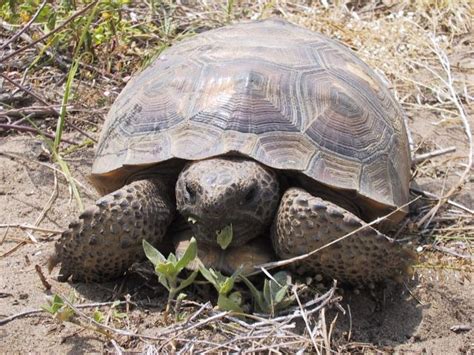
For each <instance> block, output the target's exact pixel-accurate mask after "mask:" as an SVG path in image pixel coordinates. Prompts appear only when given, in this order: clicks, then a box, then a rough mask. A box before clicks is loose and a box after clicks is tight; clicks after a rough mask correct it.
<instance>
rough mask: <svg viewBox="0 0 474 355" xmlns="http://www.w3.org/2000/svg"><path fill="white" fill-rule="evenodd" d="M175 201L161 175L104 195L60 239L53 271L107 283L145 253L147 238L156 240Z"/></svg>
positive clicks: (75, 278)
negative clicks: (58, 268)
mask: <svg viewBox="0 0 474 355" xmlns="http://www.w3.org/2000/svg"><path fill="white" fill-rule="evenodd" d="M174 209H175V207H174V201H172V199H171V198H169V197H168V193H167V191H166V187H165V185H164V184H162V183H161V182H160V181H159V180H158V179H149V180H141V181H135V182H132V183H131V184H129V185H126V186H124V187H123V188H121V189H119V190H117V191H115V192H113V193H110V194H108V195H106V196H104V197H102V198H100V199H99V200H98V201H97V202H96V204H95V205H94V206H91V207H89V208H87V209H86V210H85V211H84V212H83V213H82V214H81V215H80V216H79V218H78V219H77V220H75V221H74V222H72V223H71V224H70V225H69V229H68V230H66V231H65V232H63V234H62V235H61V238H60V239H59V240H58V241H57V242H56V245H55V253H54V255H53V256H51V258H50V260H49V269H50V271H51V270H52V269H53V268H54V266H55V265H56V264H58V263H61V270H60V272H59V276H58V280H59V281H62V282H65V281H67V280H68V279H69V277H72V281H73V282H76V281H83V282H103V281H107V280H111V279H114V278H117V277H119V276H121V275H122V274H123V273H124V272H125V271H127V269H128V268H129V267H130V266H131V265H132V263H133V262H135V261H138V260H140V259H142V258H144V252H143V249H142V240H143V239H146V240H147V241H149V242H150V243H152V244H154V245H156V244H157V243H159V242H160V241H161V239H162V238H163V235H164V234H165V232H166V229H167V227H168V225H169V224H170V223H171V220H172V219H173V215H174Z"/></svg>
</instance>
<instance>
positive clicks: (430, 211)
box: [0, 0, 474, 354]
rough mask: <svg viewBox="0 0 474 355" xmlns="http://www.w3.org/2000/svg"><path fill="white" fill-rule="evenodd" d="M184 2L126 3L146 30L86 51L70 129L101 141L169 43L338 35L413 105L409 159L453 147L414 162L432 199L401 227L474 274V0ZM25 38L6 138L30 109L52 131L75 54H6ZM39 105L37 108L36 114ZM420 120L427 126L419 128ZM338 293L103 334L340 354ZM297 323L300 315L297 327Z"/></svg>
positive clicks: (429, 260) (151, 344) (172, 345)
mask: <svg viewBox="0 0 474 355" xmlns="http://www.w3.org/2000/svg"><path fill="white" fill-rule="evenodd" d="M182 3H185V2H184V1H183V2H178V4H176V3H174V2H166V1H165V2H161V3H160V5H159V6H157V7H156V8H155V9H154V11H155V14H154V15H152V16H150V8H149V7H148V6H145V5H131V6H129V7H126V8H125V10H124V11H123V14H122V15H123V17H124V19H127V20H128V21H130V22H131V23H132V24H133V25H136V26H139V24H145V25H143V26H142V27H143V28H145V29H146V30H147V31H149V32H143V31H142V33H136V34H134V35H131V36H130V38H127V41H124V40H123V39H122V38H120V37H119V36H120V33H119V34H118V35H117V36H118V37H117V38H116V40H114V41H112V42H110V43H112V44H107V45H104V46H98V47H97V48H96V53H95V56H94V57H93V58H91V57H88V56H85V57H83V59H82V62H81V70H80V74H79V75H78V76H77V79H79V80H77V83H76V85H75V86H74V88H73V95H72V98H71V99H70V101H69V104H70V105H72V107H71V108H74V110H70V111H69V115H68V123H69V126H68V123H67V124H66V130H69V131H74V130H75V128H74V126H78V127H79V128H80V129H81V130H83V131H86V132H87V133H88V134H90V135H92V136H94V137H96V136H97V131H98V129H99V128H100V126H101V121H102V118H103V115H104V113H105V112H106V109H107V107H108V106H109V105H110V103H111V102H112V101H113V99H114V98H115V97H116V95H117V94H118V93H119V92H120V90H121V88H122V87H123V86H124V85H125V83H126V81H127V80H128V78H129V76H130V75H131V74H132V73H133V72H135V71H136V70H139V68H141V67H142V66H143V65H145V64H146V63H147V62H149V60H150V58H152V57H153V56H155V55H156V54H157V53H159V52H160V51H161V50H162V49H163V48H165V47H166V46H169V45H172V44H173V43H174V42H176V41H178V40H180V39H182V38H183V37H187V36H191V35H192V34H193V33H195V32H199V31H202V30H205V29H210V28H215V27H219V26H223V25H225V24H227V23H232V22H237V21H240V20H244V19H245V20H248V19H260V18H267V17H270V16H281V17H285V18H287V19H288V20H290V21H292V22H294V23H296V24H300V25H302V26H304V27H307V28H309V29H312V30H315V31H318V32H322V33H324V34H326V35H328V36H330V37H332V38H336V39H338V40H340V41H341V42H343V43H345V44H346V45H348V46H349V47H351V48H352V49H353V50H355V51H356V52H357V54H358V55H359V56H360V57H361V58H362V59H363V60H364V61H365V62H367V63H368V64H369V65H370V66H371V67H373V68H375V70H376V71H377V73H378V74H379V75H380V76H381V77H382V78H383V79H384V80H385V81H386V82H387V84H388V85H389V86H390V87H391V89H392V91H393V92H394V94H395V96H396V97H397V98H398V100H399V101H400V102H401V104H402V106H403V108H404V109H405V111H406V113H407V125H408V128H409V130H410V131H411V136H412V142H411V143H412V153H413V155H416V154H422V153H426V152H430V151H433V150H436V149H443V148H447V147H449V146H455V147H456V152H455V153H454V154H450V155H442V156H438V157H434V158H432V159H428V160H425V161H423V162H421V163H420V164H418V165H417V166H416V167H415V169H414V177H416V180H417V181H418V182H419V183H420V182H421V183H420V185H421V188H418V191H419V190H420V189H421V190H427V191H426V192H427V193H428V194H425V198H424V202H425V203H423V204H418V205H417V207H416V208H415V209H414V210H413V211H412V213H411V216H410V219H409V220H408V222H407V223H406V224H405V225H404V229H403V230H401V231H398V233H397V235H399V236H401V237H400V238H407V239H412V240H413V242H414V243H416V244H417V245H418V248H419V250H420V254H421V255H422V256H423V257H424V260H423V261H422V262H421V263H420V264H419V265H418V266H417V267H418V268H419V269H421V268H429V269H442V270H456V271H458V272H460V273H462V275H464V276H466V275H467V276H469V275H470V274H471V273H472V271H473V269H472V259H473V258H472V255H473V254H472V251H473V239H474V226H473V223H472V221H473V205H472V192H473V188H472V181H473V178H472V176H471V175H470V174H471V172H472V156H473V143H472V127H471V126H470V125H472V113H473V107H472V101H473V90H474V72H473V69H474V64H473V59H472V58H473V55H474V48H473V40H474V39H473V37H472V27H471V26H472V23H471V20H470V19H471V17H472V15H473V8H472V4H471V2H470V1H468V0H460V1H450V0H445V1H443V0H416V1H390V0H385V1H375V0H374V1H369V0H367V1H335V2H334V4H328V2H327V1H272V2H270V1H233V2H232V1H205V0H198V1H189V2H186V3H187V4H188V5H183V4H182ZM2 27H3V31H2V32H0V34H1V35H2V37H3V39H4V40H6V39H7V38H11V37H12V36H13V35H14V33H15V31H18V30H19V29H20V28H21V26H18V27H13V28H12V27H11V26H10V27H9V25H8V24H6V23H3V26H2ZM24 33H25V34H27V35H28V36H29V37H30V38H33V39H35V38H39V36H41V35H42V27H41V26H39V25H35V24H32V25H31V24H30V25H29V28H28V29H27V30H26V31H25V32H24ZM28 42H29V41H28V37H25V36H23V37H21V36H19V38H18V39H16V40H14V41H11V43H10V44H9V46H7V47H5V48H2V49H0V68H1V70H2V71H3V72H4V73H5V75H7V76H8V78H10V79H12V80H15V81H16V82H18V83H21V84H22V85H23V86H25V87H28V88H29V89H28V90H27V91H22V90H19V89H18V88H14V87H13V86H11V85H10V84H9V83H8V82H5V81H4V82H0V97H3V98H4V102H3V103H2V107H1V108H0V124H3V126H2V127H3V133H1V134H2V135H5V134H10V133H9V132H11V130H15V127H14V126H19V125H27V123H28V122H27V119H26V117H28V119H33V120H35V122H36V124H37V126H38V129H39V130H40V131H42V132H43V133H48V134H50V135H54V128H55V122H56V118H54V117H53V116H54V112H53V113H52V114H51V111H49V113H46V114H44V110H45V106H47V105H46V104H47V103H49V104H50V105H51V107H53V105H57V104H59V103H60V102H61V98H62V96H63V83H64V78H65V71H64V67H63V65H64V63H66V65H67V64H68V63H70V62H71V60H72V53H73V48H69V49H68V48H66V49H64V48H63V49H62V50H61V51H58V52H56V51H55V50H53V49H52V48H53V47H51V48H50V49H49V51H50V52H49V54H48V53H47V52H40V57H38V53H39V52H38V51H39V50H41V48H40V47H34V46H33V47H31V48H28V49H27V50H24V51H22V52H21V53H19V54H18V55H16V56H14V57H12V58H10V59H9V60H7V61H3V60H2V56H3V57H5V56H7V55H9V53H11V52H13V51H15V50H18V48H21V47H22V46H25V45H28ZM43 49H44V48H43ZM105 53H110V55H107V56H106V55H104V54H105ZM2 85H3V89H2ZM28 91H29V92H28ZM2 92H3V93H2ZM5 93H10V94H11V95H5ZM32 93H33V94H35V95H38V96H39V97H41V98H43V102H44V103H45V105H44V106H43V107H42V110H43V111H41V110H36V111H34V112H28V114H27V116H26V117H18V116H15V115H14V114H13V111H12V110H16V111H15V114H17V113H18V109H19V108H22V109H23V108H25V107H29V106H30V107H34V105H35V104H36V105H37V104H38V103H39V102H38V100H35V98H34V95H32ZM2 95H3V96H2ZM15 95H16V96H15ZM32 96H33V98H32ZM7 99H8V100H7ZM25 112H26V111H25ZM35 112H37V113H38V112H39V113H38V115H37V116H35ZM91 112H92V113H93V115H91ZM420 121H423V122H424V123H423V124H421V125H420ZM12 126H13V127H12ZM8 127H9V128H8ZM7 128H8V131H7ZM0 132H1V131H0ZM6 132H7V133H6ZM79 137H80V139H82V142H83V143H84V142H85V141H87V140H88V138H87V137H85V136H84V135H81V134H79ZM63 147H64V142H63ZM73 175H74V173H73ZM458 197H461V199H460V200H458ZM46 212H47V208H46V207H45V213H46ZM35 226H36V224H35ZM35 228H36V227H35ZM467 276H466V277H467ZM333 291H334V290H333V289H332V288H331V289H329V291H328V293H325V294H324V295H323V296H321V295H318V294H316V295H312V296H311V297H309V298H307V299H305V300H304V301H303V303H302V304H300V307H297V308H295V309H293V310H291V312H290V313H289V314H286V315H283V316H281V317H280V318H277V319H266V318H265V319H264V318H262V317H261V316H255V317H253V318H252V319H249V318H245V319H239V318H235V317H232V316H231V315H229V314H223V313H222V312H221V313H219V312H217V311H215V310H213V309H212V307H211V306H210V305H209V304H208V303H205V304H196V303H188V304H187V307H188V312H189V316H188V317H187V320H185V321H184V322H181V323H176V324H172V325H169V326H167V327H164V328H161V329H160V330H158V331H157V334H161V335H158V336H157V337H156V339H145V338H146V337H140V336H139V335H133V336H132V335H130V334H123V333H120V331H117V332H115V330H114V329H108V330H107V331H108V332H109V333H108V336H107V337H106V338H108V339H109V340H110V339H112V340H111V344H112V345H113V348H114V349H115V351H116V352H117V353H120V352H122V351H124V349H126V348H128V346H130V348H139V349H143V350H144V351H146V352H147V353H150V354H154V353H168V352H169V353H172V352H177V351H180V352H182V353H185V352H192V351H209V352H217V351H224V352H229V351H235V352H240V351H244V350H245V351H244V352H248V351H254V352H258V351H262V352H263V351H265V352H292V351H297V350H302V351H312V352H316V353H321V354H322V353H330V352H332V350H331V348H332V349H333V350H334V351H336V350H337V347H335V346H334V344H333V342H332V339H331V331H332V324H330V323H329V322H328V320H327V319H325V309H327V308H328V307H332V308H337V307H338V302H337V301H338V299H337V297H335V296H334V292H333ZM318 296H319V298H318ZM308 302H309V303H308ZM82 317H86V319H87V317H88V316H87V315H86V314H82ZM296 319H299V321H298V322H296ZM301 319H302V320H303V323H301V324H300V323H299V322H300V321H301ZM217 321H218V322H219V324H218V325H217V323H216V322H217ZM203 329H204V330H205V331H202V330H203ZM172 332H175V333H174V336H172V337H171V338H169V337H168V338H167V337H166V336H167V335H168V334H171V333H172ZM209 334H212V336H211V337H210V335H209ZM125 338H127V340H126V339H125ZM128 338H133V339H140V341H142V342H143V344H141V346H140V345H139V344H137V343H134V344H131V343H130V342H129V340H128ZM369 348H370V345H367V344H362V345H360V346H359V347H355V348H352V347H350V346H349V347H345V348H344V349H345V350H347V351H358V350H359V351H360V350H361V349H369ZM341 349H342V348H341Z"/></svg>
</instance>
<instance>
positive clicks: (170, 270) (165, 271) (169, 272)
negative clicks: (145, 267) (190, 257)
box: [155, 261, 178, 278]
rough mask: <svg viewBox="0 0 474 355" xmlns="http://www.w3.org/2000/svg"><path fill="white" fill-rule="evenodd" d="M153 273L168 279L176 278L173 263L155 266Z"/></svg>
mask: <svg viewBox="0 0 474 355" xmlns="http://www.w3.org/2000/svg"><path fill="white" fill-rule="evenodd" d="M155 272H156V273H157V274H162V275H165V276H166V277H169V278H172V277H176V275H177V274H178V273H177V272H176V267H175V265H173V263H172V262H170V261H165V262H162V263H158V264H156V265H155Z"/></svg>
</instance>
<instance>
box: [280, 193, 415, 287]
mask: <svg viewBox="0 0 474 355" xmlns="http://www.w3.org/2000/svg"><path fill="white" fill-rule="evenodd" d="M363 225H366V223H365V222H364V221H363V220H361V219H360V218H359V217H357V216H356V215H354V214H353V213H351V212H349V211H347V210H345V209H344V208H342V207H339V206H338V205H336V204H334V203H332V202H329V201H326V200H324V199H322V198H319V197H315V196H313V195H311V194H309V193H308V192H306V191H305V190H303V189H300V188H290V189H288V190H287V191H286V192H285V194H284V195H283V197H282V200H281V203H280V206H279V209H278V212H277V214H276V217H275V221H274V224H273V228H272V241H273V245H274V248H275V250H276V253H277V255H278V256H279V257H280V258H284V259H287V258H291V257H294V256H298V255H302V254H306V253H309V252H311V251H313V250H315V249H318V248H321V247H323V246H325V245H327V244H328V243H330V242H332V241H334V240H336V239H337V238H339V237H342V236H344V235H346V234H347V233H350V232H352V231H354V230H356V229H358V228H360V227H362V226H363ZM412 261H413V253H412V252H410V251H409V250H406V249H404V248H403V247H402V246H400V245H399V244H398V243H396V242H394V241H393V240H392V239H390V238H389V237H387V236H386V235H384V234H382V233H380V232H378V231H377V230H376V229H374V228H372V227H371V226H366V227H365V228H363V229H361V230H359V231H357V232H356V233H354V234H352V235H350V236H349V237H347V238H345V239H343V240H341V241H339V242H337V243H335V244H333V245H331V246H329V247H326V248H323V249H322V250H320V251H318V252H317V253H315V254H313V255H312V256H310V257H308V258H306V259H304V260H303V261H301V264H300V265H301V266H303V270H308V271H311V272H314V273H319V274H323V275H325V276H329V277H332V278H335V279H338V280H339V281H341V282H347V283H351V284H356V285H367V284H370V283H374V282H379V281H383V280H385V279H389V278H392V279H397V278H399V276H400V275H402V274H403V273H404V272H405V271H406V270H407V269H408V266H409V265H410V263H411V262H412Z"/></svg>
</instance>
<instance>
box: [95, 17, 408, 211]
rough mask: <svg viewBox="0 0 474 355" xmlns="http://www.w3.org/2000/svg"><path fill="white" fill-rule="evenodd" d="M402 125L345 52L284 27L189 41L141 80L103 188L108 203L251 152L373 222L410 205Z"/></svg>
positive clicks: (115, 109)
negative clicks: (195, 164)
mask: <svg viewBox="0 0 474 355" xmlns="http://www.w3.org/2000/svg"><path fill="white" fill-rule="evenodd" d="M403 115H404V114H403V112H402V110H401V108H400V106H399V104H398V103H397V102H396V100H395V99H394V97H393V96H392V95H391V93H390V92H389V90H388V89H387V87H386V86H385V85H384V84H383V82H382V81H381V80H380V79H379V78H378V77H377V75H376V74H375V73H374V71H372V70H371V69H370V68H369V67H368V66H367V65H366V64H365V63H363V62H362V61H361V60H360V59H358V58H357V57H356V56H355V55H354V54H353V53H352V51H351V50H349V49H348V48H346V47H345V46H343V45H341V44H339V43H338V42H336V41H334V40H331V39H329V38H327V37H325V36H323V35H321V34H318V33H315V32H312V31H310V30H307V29H303V28H301V27H298V26H296V25H293V24H291V23H288V22H286V21H284V20H278V19H270V20H265V21H257V22H250V23H241V24H237V25H232V26H227V27H223V28H219V29H215V30H211V31H208V32H205V33H201V34H198V35H196V36H194V37H192V38H190V39H187V40H183V41H182V42H180V43H179V44H176V45H174V46H172V47H171V48H169V49H167V50H165V51H164V52H163V53H162V54H161V55H160V56H159V58H157V59H156V60H155V61H154V62H153V64H151V65H150V66H149V67H148V68H146V69H145V70H143V71H142V72H141V73H140V74H138V75H136V76H135V77H134V78H132V79H131V80H130V82H129V83H128V84H127V86H126V87H125V89H124V90H123V91H122V93H121V94H120V95H119V97H118V98H117V100H116V101H115V103H114V104H113V105H112V108H111V109H110V112H109V114H108V117H107V120H106V122H105V125H104V128H103V131H102V135H101V138H100V142H99V145H98V149H97V153H96V157H95V161H94V164H93V168H92V180H93V182H94V183H95V185H96V186H97V187H98V189H99V190H100V191H102V192H104V193H105V192H110V191H112V190H114V189H117V188H120V187H121V186H123V185H124V184H125V183H126V181H127V179H128V177H129V176H130V174H134V173H136V172H137V171H140V170H141V169H145V167H149V166H156V164H157V163H161V164H159V165H158V168H157V169H158V171H159V168H161V167H162V166H164V164H163V162H165V161H175V160H176V159H179V160H198V159H205V158H210V157H213V156H218V155H223V154H240V155H242V156H247V157H249V158H252V159H254V160H256V161H258V162H260V163H262V164H265V165H267V166H269V167H272V168H275V169H281V170H284V171H286V172H289V171H291V172H296V173H299V175H300V176H301V177H302V178H303V180H305V183H306V184H313V183H314V184H320V185H322V186H325V187H326V188H327V187H330V188H331V189H332V190H337V191H343V192H345V193H350V194H351V196H353V198H355V199H358V200H359V202H358V203H360V204H361V205H363V206H364V207H365V215H366V219H371V218H374V217H376V216H379V215H381V214H384V213H386V212H388V211H390V210H393V209H396V208H397V207H399V206H401V205H403V204H405V203H406V202H407V201H408V184H409V178H410V165H411V162H410V153H409V148H408V139H407V134H406V129H405V126H404V119H403ZM401 212H403V211H401ZM403 214H404V213H400V216H403ZM394 219H395V220H398V219H399V217H395V218H394Z"/></svg>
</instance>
